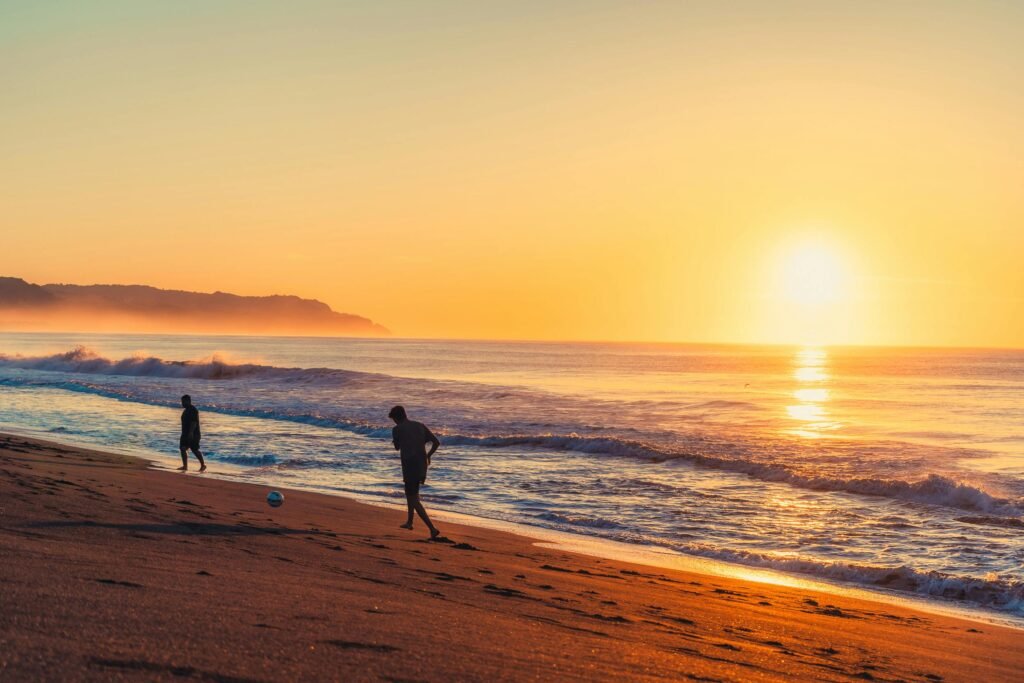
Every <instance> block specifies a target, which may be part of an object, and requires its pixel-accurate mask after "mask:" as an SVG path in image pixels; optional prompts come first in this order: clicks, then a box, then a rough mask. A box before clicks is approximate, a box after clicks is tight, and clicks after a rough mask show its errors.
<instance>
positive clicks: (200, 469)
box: [192, 448, 206, 472]
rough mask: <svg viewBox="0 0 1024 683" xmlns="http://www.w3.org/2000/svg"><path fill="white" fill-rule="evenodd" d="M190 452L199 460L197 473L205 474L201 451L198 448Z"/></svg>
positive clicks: (204, 463)
mask: <svg viewBox="0 0 1024 683" xmlns="http://www.w3.org/2000/svg"><path fill="white" fill-rule="evenodd" d="M192 452H193V453H195V454H196V457H197V458H199V471H200V472H205V471H206V461H205V460H203V452H202V451H201V450H199V449H198V448H195V449H193V450H192Z"/></svg>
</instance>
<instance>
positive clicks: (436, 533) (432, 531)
mask: <svg viewBox="0 0 1024 683" xmlns="http://www.w3.org/2000/svg"><path fill="white" fill-rule="evenodd" d="M414 507H415V509H416V512H417V513H418V514H419V516H420V519H422V520H423V521H424V523H426V525H427V528H428V529H430V537H431V538H437V537H438V536H440V535H441V532H440V531H438V530H437V527H436V526H434V523H433V522H431V521H430V517H429V516H428V515H427V509H426V508H425V507H423V503H421V502H420V497H419V496H416V503H415V505H414ZM409 515H410V517H409V520H410V521H409V528H410V529H411V528H412V513H411V512H410V513H409Z"/></svg>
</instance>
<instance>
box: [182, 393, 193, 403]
mask: <svg viewBox="0 0 1024 683" xmlns="http://www.w3.org/2000/svg"><path fill="white" fill-rule="evenodd" d="M181 400H182V402H183V403H191V402H192V397H191V396H189V395H188V394H185V395H184V396H182V397H181Z"/></svg>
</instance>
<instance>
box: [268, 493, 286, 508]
mask: <svg viewBox="0 0 1024 683" xmlns="http://www.w3.org/2000/svg"><path fill="white" fill-rule="evenodd" d="M283 503H284V494H283V493H281V492H280V491H271V492H270V493H268V494H267V505H269V506H270V507H272V508H279V507H281V505H282V504H283Z"/></svg>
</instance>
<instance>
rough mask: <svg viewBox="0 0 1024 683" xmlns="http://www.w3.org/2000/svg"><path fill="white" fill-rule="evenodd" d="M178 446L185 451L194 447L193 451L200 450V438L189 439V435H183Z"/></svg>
mask: <svg viewBox="0 0 1024 683" xmlns="http://www.w3.org/2000/svg"><path fill="white" fill-rule="evenodd" d="M178 448H180V449H181V450H183V451H186V450H189V449H192V450H193V451H198V450H199V439H189V438H188V437H187V436H183V437H181V439H180V440H179V441H178Z"/></svg>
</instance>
